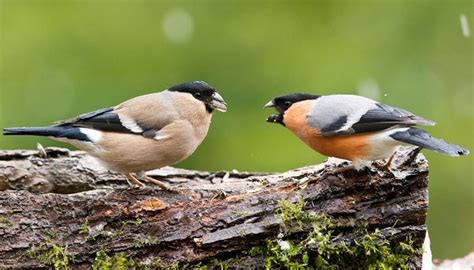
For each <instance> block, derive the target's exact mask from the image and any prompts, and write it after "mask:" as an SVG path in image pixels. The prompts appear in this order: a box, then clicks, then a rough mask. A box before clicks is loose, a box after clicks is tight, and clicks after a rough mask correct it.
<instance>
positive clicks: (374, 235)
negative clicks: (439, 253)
mask: <svg viewBox="0 0 474 270" xmlns="http://www.w3.org/2000/svg"><path fill="white" fill-rule="evenodd" d="M279 204H280V208H279V210H278V213H277V214H276V215H277V217H278V218H280V220H281V221H282V223H281V226H280V234H279V235H278V237H277V239H274V240H267V241H266V243H265V245H262V246H256V247H253V248H252V249H251V250H250V255H252V256H256V255H263V256H264V257H265V268H266V269H273V268H280V267H285V268H289V269H303V268H308V267H309V268H315V269H409V268H410V264H409V259H410V258H412V256H414V255H416V254H419V253H420V252H421V251H420V250H417V249H415V248H414V247H413V241H412V240H411V238H410V237H408V238H407V239H405V240H404V241H403V242H400V241H398V242H397V241H392V240H391V239H388V238H387V237H385V236H384V235H382V234H381V233H380V231H379V230H378V229H375V230H374V231H368V229H367V226H359V227H357V228H355V229H354V231H353V233H354V235H355V236H356V238H355V239H354V240H353V241H350V242H349V241H347V242H345V241H342V240H338V238H339V236H336V235H335V232H336V231H335V228H336V226H335V225H333V223H332V222H331V220H330V219H329V218H328V217H327V216H325V215H322V214H315V213H311V212H306V211H304V210H303V207H304V201H303V199H302V198H301V196H299V200H298V201H297V202H296V203H290V202H288V201H280V202H279ZM308 226H309V227H310V228H309V232H308V233H304V234H301V233H300V232H301V231H303V228H307V227H308ZM295 234H296V235H298V236H297V237H296V238H295V237H294V236H292V235H295Z"/></svg>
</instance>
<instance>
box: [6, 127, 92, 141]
mask: <svg viewBox="0 0 474 270" xmlns="http://www.w3.org/2000/svg"><path fill="white" fill-rule="evenodd" d="M3 135H34V136H48V137H56V138H66V139H75V140H81V141H89V138H88V137H87V136H86V135H85V134H84V133H82V132H81V131H80V129H79V128H78V127H74V126H67V125H66V126H49V127H14V128H4V129H3Z"/></svg>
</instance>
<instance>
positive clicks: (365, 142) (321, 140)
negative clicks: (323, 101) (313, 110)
mask: <svg viewBox="0 0 474 270" xmlns="http://www.w3.org/2000/svg"><path fill="white" fill-rule="evenodd" d="M292 107H293V106H292ZM292 107H291V108H290V109H289V110H288V111H287V112H286V113H285V116H284V120H283V122H284V124H285V126H286V127H287V128H288V129H289V130H290V131H291V132H292V133H294V134H295V135H296V136H297V137H298V138H300V139H301V140H302V141H303V142H304V143H305V144H307V145H308V146H309V147H311V148H312V149H313V150H315V151H316V152H318V153H320V154H323V155H325V156H329V157H337V158H342V159H347V160H352V161H356V160H360V159H364V157H365V156H366V155H367V153H368V152H369V151H370V138H371V136H372V135H371V134H370V133H363V134H356V135H343V136H327V137H324V136H321V135H320V132H319V130H318V129H316V128H313V127H311V126H309V125H308V123H307V119H306V115H307V111H308V110H307V108H304V107H303V106H299V107H295V108H292Z"/></svg>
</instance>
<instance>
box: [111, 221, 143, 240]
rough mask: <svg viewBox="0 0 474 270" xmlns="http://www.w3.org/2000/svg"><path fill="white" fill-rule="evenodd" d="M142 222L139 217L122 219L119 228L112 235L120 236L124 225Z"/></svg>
mask: <svg viewBox="0 0 474 270" xmlns="http://www.w3.org/2000/svg"><path fill="white" fill-rule="evenodd" d="M140 224H142V220H141V219H135V220H124V221H122V223H121V225H120V228H119V229H118V230H116V231H115V232H114V233H113V236H114V237H116V236H122V235H123V233H124V230H125V227H127V226H129V225H140Z"/></svg>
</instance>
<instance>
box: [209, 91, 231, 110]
mask: <svg viewBox="0 0 474 270" xmlns="http://www.w3.org/2000/svg"><path fill="white" fill-rule="evenodd" d="M210 106H211V107H212V108H213V109H216V110H218V111H220V112H226V111H227V103H225V101H224V98H223V97H222V96H221V95H219V93H217V92H214V94H212V101H211V104H210Z"/></svg>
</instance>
